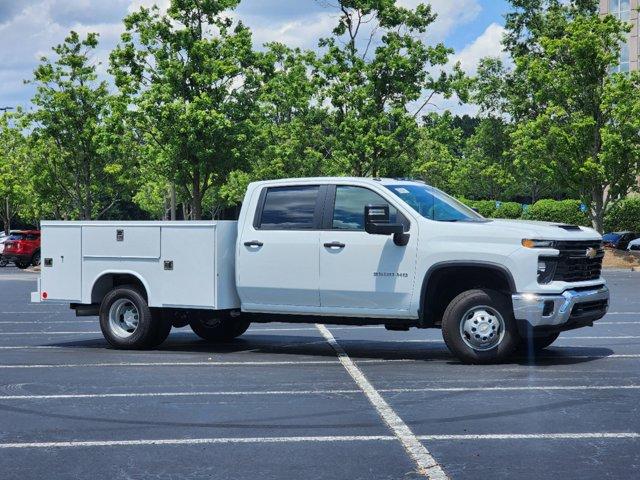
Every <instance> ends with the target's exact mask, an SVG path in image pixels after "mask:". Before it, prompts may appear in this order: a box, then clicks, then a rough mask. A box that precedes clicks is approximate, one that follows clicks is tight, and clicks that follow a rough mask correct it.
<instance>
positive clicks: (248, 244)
mask: <svg viewBox="0 0 640 480" xmlns="http://www.w3.org/2000/svg"><path fill="white" fill-rule="evenodd" d="M262 245H264V243H262V242H260V241H258V240H251V241H250V242H244V246H245V247H261V246H262Z"/></svg>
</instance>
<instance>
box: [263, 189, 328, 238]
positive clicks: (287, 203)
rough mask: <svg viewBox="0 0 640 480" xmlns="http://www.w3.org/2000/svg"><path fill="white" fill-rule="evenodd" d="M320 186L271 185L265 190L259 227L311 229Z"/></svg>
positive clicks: (270, 228) (313, 224) (313, 223)
mask: <svg viewBox="0 0 640 480" xmlns="http://www.w3.org/2000/svg"><path fill="white" fill-rule="evenodd" d="M319 190H320V187H319V186H317V185H312V186H297V187H273V188H269V189H268V190H267V193H266V195H265V199H264V207H263V208H262V214H261V216H260V227H259V228H262V229H269V230H298V229H312V228H313V227H314V226H315V219H316V206H317V200H318V192H319Z"/></svg>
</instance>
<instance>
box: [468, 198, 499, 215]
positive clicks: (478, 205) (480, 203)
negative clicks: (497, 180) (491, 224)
mask: <svg viewBox="0 0 640 480" xmlns="http://www.w3.org/2000/svg"><path fill="white" fill-rule="evenodd" d="M473 208H475V209H476V211H477V212H478V213H479V214H480V215H482V216H483V217H487V218H489V217H493V216H494V212H495V211H496V202H495V200H476V201H475V202H473Z"/></svg>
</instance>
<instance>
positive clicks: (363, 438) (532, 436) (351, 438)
mask: <svg viewBox="0 0 640 480" xmlns="http://www.w3.org/2000/svg"><path fill="white" fill-rule="evenodd" d="M416 439H417V440H418V441H452V440H467V441H469V440H471V441H478V440H611V439H627V440H628V439H631V440H636V439H640V433H638V432H586V433H506V434H500V433H498V434H478V435H474V434H464V435H418V436H417V437H416ZM394 440H397V438H396V437H395V436H392V435H335V436H329V435H326V436H316V437H312V436H308V437H218V438H162V439H140V440H89V441H68V442H62V441H59V442H20V443H0V449H29V448H90V447H130V446H172V445H210V444H240V443H305V442H309V443H336V442H389V441H394ZM443 475H444V473H443ZM431 478H435V477H431ZM441 478H447V477H446V476H445V477H441Z"/></svg>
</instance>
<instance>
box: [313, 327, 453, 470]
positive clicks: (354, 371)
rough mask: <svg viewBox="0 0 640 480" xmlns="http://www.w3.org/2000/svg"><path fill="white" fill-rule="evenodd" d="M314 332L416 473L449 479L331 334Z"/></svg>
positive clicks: (322, 328) (321, 329)
mask: <svg viewBox="0 0 640 480" xmlns="http://www.w3.org/2000/svg"><path fill="white" fill-rule="evenodd" d="M316 328H317V329H318V330H319V331H320V333H321V334H322V336H323V337H324V338H325V339H326V340H327V343H329V345H331V347H332V348H333V349H334V350H335V352H336V354H337V355H338V359H339V360H340V363H342V366H343V367H344V368H345V370H346V371H347V372H348V373H349V375H351V377H352V378H353V380H354V381H355V382H356V384H357V385H358V387H360V389H361V390H362V391H363V392H364V394H365V395H366V397H367V398H368V399H369V401H370V402H371V404H372V405H373V406H374V408H375V409H376V411H377V412H378V415H380V417H381V418H382V420H384V422H385V423H386V424H387V426H388V427H389V428H390V429H391V431H392V432H393V434H394V435H395V436H396V438H397V439H398V440H399V441H400V443H401V444H402V446H403V447H404V448H405V450H406V451H407V453H409V455H410V456H411V458H413V460H414V461H415V462H416V464H417V465H418V470H419V472H420V473H422V474H423V475H425V476H426V477H427V478H429V479H434V480H445V479H448V478H449V477H448V476H447V474H446V473H444V470H442V467H440V465H439V464H438V462H437V461H436V460H435V458H433V456H431V454H430V453H429V450H427V448H426V447H425V446H424V445H422V444H421V443H420V441H419V440H418V438H417V437H416V436H415V435H414V433H413V432H412V431H411V429H410V428H409V426H408V425H407V424H406V423H404V421H403V420H402V419H401V418H400V417H399V416H398V414H397V413H396V412H395V411H394V410H393V409H392V408H391V406H390V405H389V404H388V403H387V402H386V401H385V400H384V398H382V395H380V394H379V393H378V392H377V391H376V389H375V388H374V387H373V385H371V383H370V382H369V380H367V377H366V376H365V375H364V374H363V373H362V370H360V369H359V368H358V367H357V365H356V364H355V363H353V361H352V360H351V358H349V355H347V353H346V352H345V351H344V349H343V348H342V347H341V346H340V344H339V343H338V342H337V341H336V339H335V338H334V336H333V335H332V334H331V332H330V331H329V330H328V329H327V327H325V326H324V325H320V324H316Z"/></svg>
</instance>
